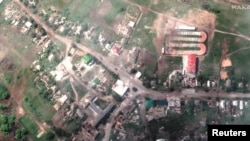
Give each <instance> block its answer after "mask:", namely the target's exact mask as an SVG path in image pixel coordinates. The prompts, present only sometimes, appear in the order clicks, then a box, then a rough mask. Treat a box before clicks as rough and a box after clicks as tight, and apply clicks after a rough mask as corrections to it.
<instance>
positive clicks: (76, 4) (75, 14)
mask: <svg viewBox="0 0 250 141" xmlns="http://www.w3.org/2000/svg"><path fill="white" fill-rule="evenodd" d="M40 2H41V6H42V7H43V8H48V9H50V8H51V6H54V7H56V8H57V10H59V11H61V12H62V13H63V15H64V16H66V17H67V18H68V19H69V20H70V21H73V22H75V21H79V20H86V19H88V18H90V17H91V16H93V14H94V12H91V13H90V12H89V11H94V9H98V7H99V6H100V4H101V2H100V1H97V0H84V1H80V0H68V1H64V0H53V1H51V0H43V1H40Z"/></svg>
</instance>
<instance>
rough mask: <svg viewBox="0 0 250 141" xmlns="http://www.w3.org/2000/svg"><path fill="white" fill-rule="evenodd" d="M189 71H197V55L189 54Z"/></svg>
mask: <svg viewBox="0 0 250 141" xmlns="http://www.w3.org/2000/svg"><path fill="white" fill-rule="evenodd" d="M187 72H188V73H196V55H194V54H191V55H188V64H187Z"/></svg>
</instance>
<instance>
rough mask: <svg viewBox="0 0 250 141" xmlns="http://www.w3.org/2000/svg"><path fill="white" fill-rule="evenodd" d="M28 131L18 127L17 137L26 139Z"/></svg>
mask: <svg viewBox="0 0 250 141" xmlns="http://www.w3.org/2000/svg"><path fill="white" fill-rule="evenodd" d="M27 134H28V131H27V130H26V129H25V128H21V129H17V130H16V131H15V139H18V140H25V138H26V135H27Z"/></svg>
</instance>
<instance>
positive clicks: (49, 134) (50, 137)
mask: <svg viewBox="0 0 250 141" xmlns="http://www.w3.org/2000/svg"><path fill="white" fill-rule="evenodd" d="M54 138H55V134H53V133H51V132H48V133H46V134H45V139H46V140H53V139H54Z"/></svg>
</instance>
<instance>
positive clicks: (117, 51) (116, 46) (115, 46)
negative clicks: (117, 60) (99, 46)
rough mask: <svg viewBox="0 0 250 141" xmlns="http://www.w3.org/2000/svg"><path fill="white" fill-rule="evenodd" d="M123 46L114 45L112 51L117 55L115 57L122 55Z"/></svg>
mask: <svg viewBox="0 0 250 141" xmlns="http://www.w3.org/2000/svg"><path fill="white" fill-rule="evenodd" d="M121 48H122V47H121V46H120V45H118V44H114V45H113V46H112V49H111V52H112V53H113V54H115V55H119V54H120V53H121Z"/></svg>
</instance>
